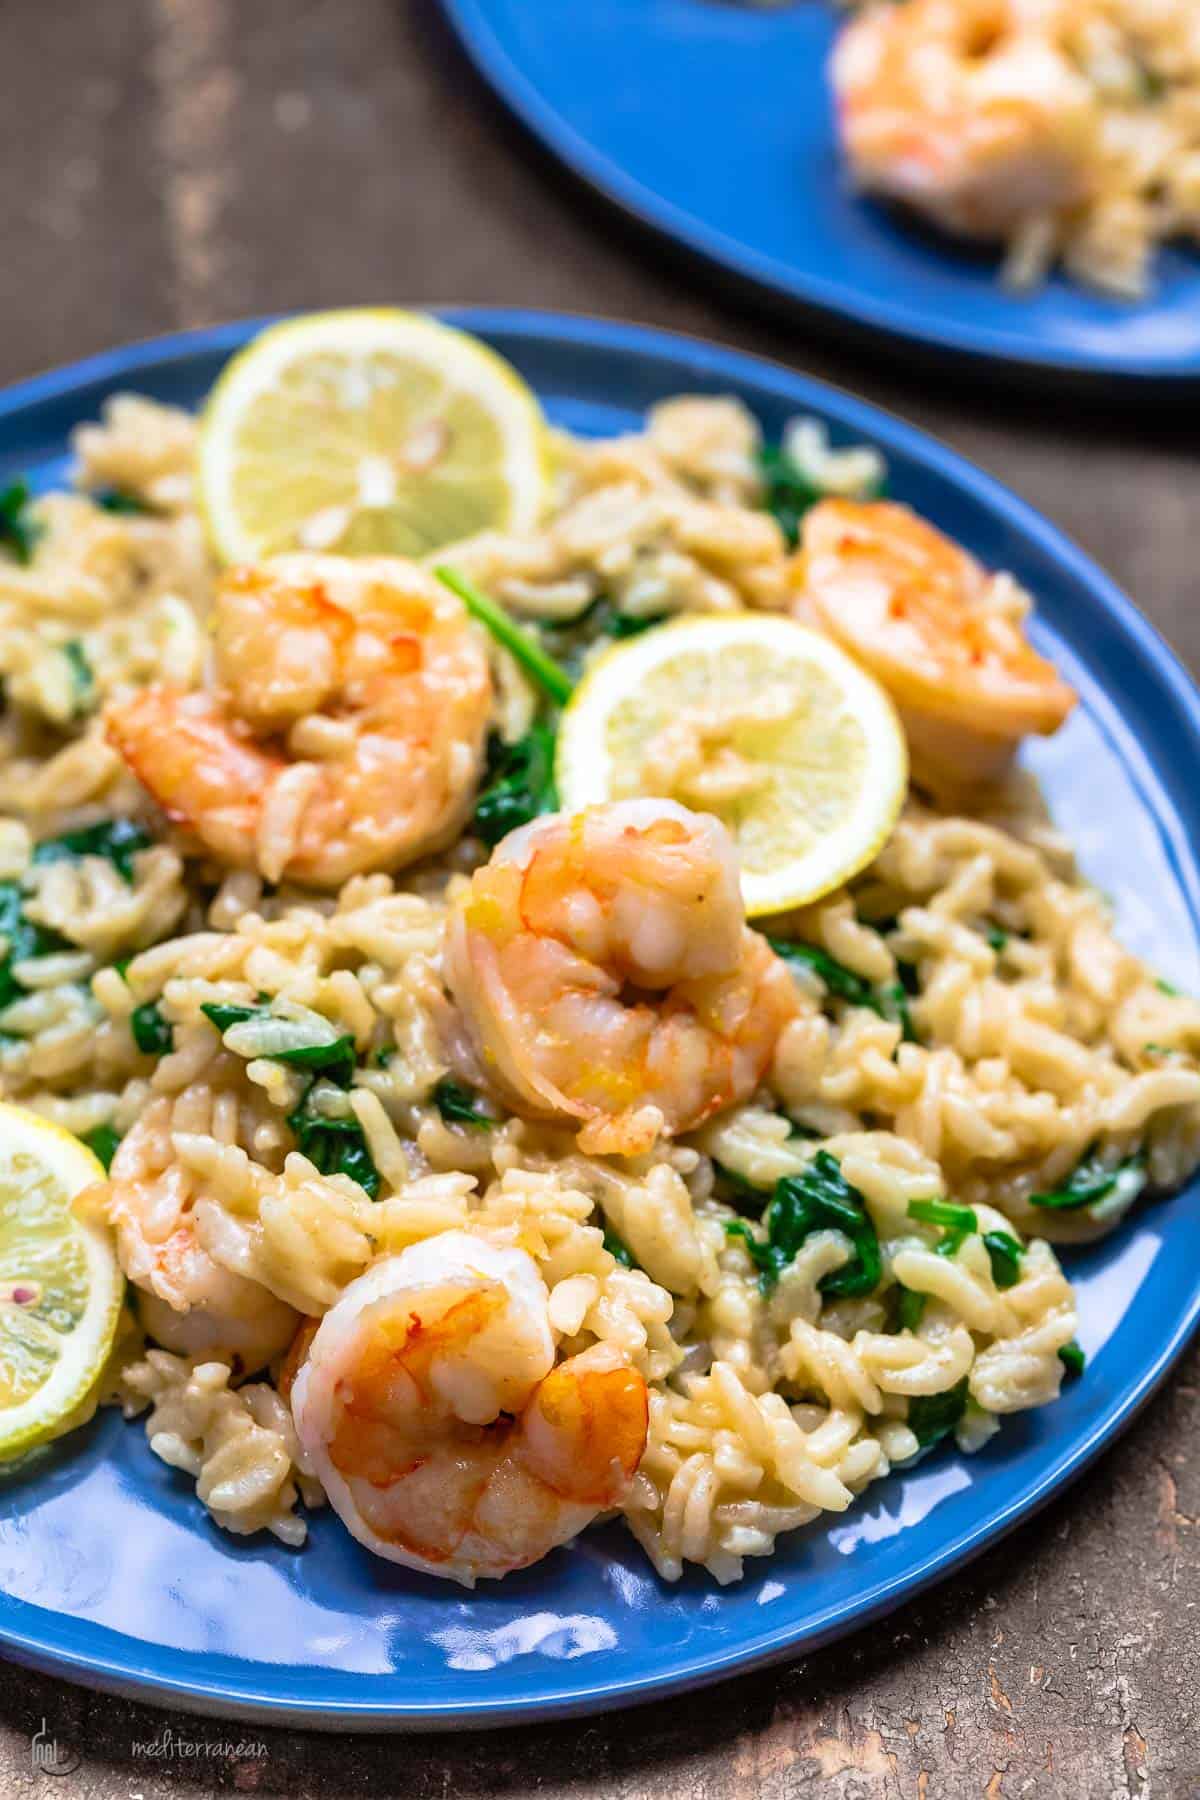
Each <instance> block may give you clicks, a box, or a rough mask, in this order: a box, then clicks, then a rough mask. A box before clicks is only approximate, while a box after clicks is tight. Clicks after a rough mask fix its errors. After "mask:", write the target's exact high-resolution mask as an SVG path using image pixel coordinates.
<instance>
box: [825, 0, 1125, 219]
mask: <svg viewBox="0 0 1200 1800" xmlns="http://www.w3.org/2000/svg"><path fill="white" fill-rule="evenodd" d="M1061 11H1062V7H1061V6H1060V5H1059V4H1058V3H1057V0H899V4H893V3H892V0H886V3H880V4H876V5H874V6H871V7H869V8H868V9H867V10H866V11H865V12H863V13H861V14H860V15H859V16H858V17H857V18H855V19H854V20H853V21H851V23H850V24H848V25H847V26H846V27H845V29H844V31H843V32H842V35H841V37H840V38H839V40H838V45H837V48H836V50H835V52H834V58H833V66H832V75H833V86H834V92H835V94H836V96H837V101H838V111H839V118H840V126H841V133H842V139H843V142H844V145H845V149H846V153H847V156H848V157H849V160H850V166H851V168H852V170H853V172H854V175H855V177H856V179H857V180H858V181H859V182H860V184H861V185H862V186H863V187H864V188H867V189H869V190H871V191H874V192H877V193H880V194H884V195H886V196H887V197H888V198H890V199H893V200H899V201H901V202H903V203H904V204H906V205H908V206H912V207H913V208H915V209H916V210H917V211H919V212H921V213H923V214H924V215H925V216H926V217H928V218H929V219H931V220H932V221H933V222H934V223H935V224H938V225H941V226H943V227H944V228H945V229H947V230H949V231H951V232H955V233H958V234H959V235H962V236H965V237H971V238H978V239H983V240H988V239H992V240H995V239H1005V238H1008V237H1010V236H1012V235H1013V233H1014V232H1016V231H1017V230H1018V229H1019V228H1020V227H1021V226H1022V225H1024V224H1025V223H1027V222H1028V221H1029V220H1031V219H1036V218H1039V217H1042V216H1045V215H1052V214H1056V213H1060V212H1062V211H1064V210H1066V209H1069V208H1070V207H1073V206H1076V205H1078V204H1080V203H1082V202H1083V201H1084V200H1086V198H1087V196H1088V175H1087V170H1088V167H1089V165H1090V163H1091V160H1092V152H1093V147H1094V146H1095V145H1096V143H1097V141H1098V134H1099V131H1100V112H1099V107H1098V102H1097V97H1096V92H1095V89H1094V87H1093V85H1092V84H1091V83H1090V82H1089V81H1088V80H1087V78H1086V76H1085V75H1084V74H1083V72H1082V71H1081V70H1080V68H1079V66H1078V65H1077V63H1076V62H1075V61H1074V60H1073V58H1072V57H1071V55H1070V53H1069V46H1068V45H1067V44H1066V43H1063V42H1060V41H1059V37H1060V34H1059V33H1058V31H1057V30H1056V23H1057V18H1058V14H1059V13H1060V12H1061Z"/></svg>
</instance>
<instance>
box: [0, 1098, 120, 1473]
mask: <svg viewBox="0 0 1200 1800" xmlns="http://www.w3.org/2000/svg"><path fill="white" fill-rule="evenodd" d="M103 1180H104V1169H103V1167H102V1165H101V1164H100V1163H99V1162H97V1160H96V1158H95V1157H94V1156H93V1155H92V1153H91V1151H90V1150H88V1149H85V1147H84V1146H83V1145H82V1144H81V1143H80V1142H79V1141H78V1139H77V1138H73V1137H71V1136H69V1135H68V1133H67V1132H65V1131H62V1130H60V1129H59V1127H58V1126H57V1125H52V1124H50V1122H49V1121H48V1120H47V1119H42V1118H39V1117H38V1115H37V1114H36V1113H31V1112H26V1111H25V1110H24V1109H23V1108H22V1107H18V1106H5V1105H0V1460H8V1459H9V1458H11V1457H13V1456H15V1455H17V1454H18V1453H19V1452H21V1451H24V1450H29V1449H32V1448H33V1447H34V1446H35V1445H36V1444H40V1443H44V1442H45V1441H46V1439H47V1438H51V1437H53V1436H54V1435H55V1433H56V1431H57V1430H59V1429H60V1428H61V1427H62V1426H63V1425H64V1424H65V1423H66V1422H68V1421H69V1418H70V1415H71V1414H72V1413H73V1412H74V1411H75V1410H76V1408H77V1407H79V1405H80V1404H81V1402H82V1401H84V1400H85V1399H86V1398H87V1396H88V1393H89V1390H90V1389H91V1388H92V1386H93V1385H94V1383H95V1381H96V1379H97V1377H98V1376H99V1374H100V1372H101V1370H102V1369H103V1367H104V1363H105V1359H106V1358H107V1356H108V1353H109V1350H110V1349H111V1348H112V1343H113V1339H114V1337H115V1336H116V1331H117V1321H118V1319H119V1317H120V1312H121V1300H122V1296H123V1294H124V1291H125V1281H124V1277H123V1276H122V1274H121V1271H120V1268H119V1266H118V1264H117V1259H116V1255H115V1253H114V1251H113V1246H112V1241H111V1238H110V1236H109V1233H108V1232H107V1231H106V1230H105V1229H104V1227H103V1226H101V1225H95V1224H91V1223H89V1222H87V1221H84V1220H82V1219H79V1218H76V1216H75V1214H74V1213H73V1212H72V1210H71V1201H72V1200H73V1199H74V1197H75V1195H76V1194H78V1193H80V1192H81V1190H82V1189H83V1188H85V1187H90V1186H91V1184H92V1182H94V1181H103Z"/></svg>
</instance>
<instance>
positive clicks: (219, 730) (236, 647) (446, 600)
mask: <svg viewBox="0 0 1200 1800" xmlns="http://www.w3.org/2000/svg"><path fill="white" fill-rule="evenodd" d="M214 649H215V657H216V670H217V677H218V681H217V686H216V688H215V689H214V690H213V691H212V692H211V693H197V694H188V695H181V694H178V693H175V692H173V691H172V690H171V689H169V688H162V687H160V688H153V689H151V690H150V691H149V692H146V693H143V694H139V695H136V696H134V697H133V698H132V699H129V700H126V701H121V702H118V703H116V704H115V705H113V706H112V707H110V709H109V711H108V714H107V716H106V726H107V730H108V735H109V739H110V741H111V742H112V743H113V744H114V745H115V746H116V748H117V749H118V750H119V751H120V753H121V755H122V756H123V757H124V759H125V761H126V762H127V763H128V764H129V767H130V768H131V769H132V770H133V772H134V774H135V775H136V776H137V777H138V779H139V781H141V783H142V785H143V786H144V787H145V788H146V789H147V790H148V791H149V793H150V794H151V795H152V796H153V797H154V799H155V800H156V801H157V802H158V803H159V805H160V806H161V807H162V808H163V810H164V811H165V812H166V814H167V816H168V817H169V818H170V819H171V820H172V821H173V822H174V823H175V824H177V825H178V826H180V827H181V828H183V829H184V830H186V831H187V832H189V833H190V834H191V835H192V836H194V837H195V838H196V839H198V840H199V842H200V843H201V844H203V845H204V847H205V848H206V849H207V850H209V851H210V852H211V853H212V854H213V855H214V856H216V857H217V858H218V859H219V860H220V861H222V862H224V863H227V864H230V865H231V866H233V867H257V868H258V869H259V870H260V871H261V873H262V874H263V875H264V876H266V878H267V879H268V880H270V881H279V880H281V879H283V878H284V877H288V878H290V879H292V880H294V881H299V882H304V883H307V884H309V885H312V886H316V887H337V886H339V885H340V884H341V883H342V882H344V881H346V880H348V879H349V877H350V876H351V875H355V874H359V873H361V872H363V871H365V870H368V869H388V870H391V869H396V868H399V867H401V866H403V865H404V864H406V863H409V862H412V861H414V860H415V859H416V858H417V857H418V856H422V855H424V854H426V853H427V852H429V851H432V850H435V849H438V848H440V847H441V846H442V845H443V844H445V843H448V842H449V841H450V839H452V838H453V837H454V836H455V834H456V833H457V832H458V831H459V830H460V829H461V828H462V826H463V824H464V823H465V821H466V817H467V814H468V812H469V811H470V807H471V804H472V800H473V798H474V790H475V781H476V777H477V775H478V773H479V768H480V763H481V759H482V754H483V738H484V731H485V727H486V722H487V712H488V698H489V693H490V684H489V677H488V670H487V660H486V656H485V653H484V651H483V649H482V647H481V646H480V644H479V642H478V641H477V638H476V635H475V628H474V627H473V626H472V625H471V624H470V622H469V620H468V618H467V615H466V612H465V611H464V609H463V607H462V606H461V605H460V603H459V602H458V601H457V600H456V599H455V598H454V597H453V596H452V595H450V594H448V593H446V592H445V590H444V589H442V588H441V587H439V585H438V584H437V583H436V582H435V581H433V580H431V579H430V577H428V576H427V575H426V574H425V573H424V572H423V571H422V570H421V569H419V568H417V567H416V566H415V565H414V564H410V563H405V562H402V561H400V560H399V559H395V558H384V557H363V558H361V559H359V560H358V561H352V560H350V559H346V558H339V557H332V556H301V555H297V556H281V557H277V558H275V559H274V560H273V561H271V562H268V563H264V564H263V565H262V566H261V567H257V568H247V569H235V570H233V571H232V572H231V573H230V574H229V575H227V576H226V577H225V579H224V581H223V582H222V584H221V587H220V589H219V590H218V594H217V601H216V609H215V616H214Z"/></svg>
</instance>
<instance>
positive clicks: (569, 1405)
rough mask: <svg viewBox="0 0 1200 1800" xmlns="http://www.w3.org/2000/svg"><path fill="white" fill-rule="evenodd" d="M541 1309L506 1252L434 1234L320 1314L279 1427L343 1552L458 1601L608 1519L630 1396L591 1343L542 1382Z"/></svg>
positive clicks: (520, 1263)
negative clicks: (288, 1424)
mask: <svg viewBox="0 0 1200 1800" xmlns="http://www.w3.org/2000/svg"><path fill="white" fill-rule="evenodd" d="M548 1305H549V1297H548V1295H547V1292H546V1287H545V1284H544V1282H543V1281H542V1278H541V1276H540V1274H539V1273H538V1270H537V1266H536V1264H535V1263H534V1262H533V1260H532V1258H531V1257H530V1256H528V1255H527V1254H526V1252H525V1251H524V1250H516V1249H510V1248H505V1247H502V1246H498V1245H495V1244H492V1243H490V1242H488V1241H487V1240H485V1239H483V1238H478V1237H474V1236H472V1235H471V1234H470V1233H469V1232H465V1231H447V1232H442V1233H441V1234H440V1235H439V1236H437V1237H434V1238H429V1239H426V1240H425V1242H424V1243H419V1244H413V1245H410V1246H409V1248H408V1249H407V1250H404V1251H402V1252H401V1253H400V1254H399V1255H398V1256H390V1257H386V1258H384V1259H383V1260H382V1261H380V1262H378V1263H376V1264H375V1265H374V1267H372V1268H371V1269H369V1270H368V1271H367V1273H366V1274H365V1275H362V1276H360V1277H359V1278H358V1280H357V1281H355V1282H352V1283H351V1285H350V1286H349V1287H348V1288H347V1289H346V1291H345V1293H344V1294H343V1295H342V1297H341V1299H340V1300H339V1301H338V1302H337V1304H336V1305H335V1306H334V1307H333V1309H332V1311H330V1312H328V1313H326V1315H325V1317H324V1319H323V1320H322V1321H321V1324H320V1326H319V1328H318V1330H317V1333H316V1336H315V1337H314V1338H313V1340H312V1344H311V1347H310V1348H309V1350H308V1354H307V1357H306V1358H305V1360H304V1362H303V1364H302V1365H301V1368H300V1371H299V1374H298V1375H297V1376H296V1379H295V1383H294V1386H293V1389H292V1412H293V1416H294V1418H295V1421H296V1429H297V1431H298V1433H299V1435H300V1440H301V1442H302V1443H303V1445H304V1447H305V1449H306V1450H307V1451H308V1454H309V1456H310V1457H311V1458H312V1461H313V1464H314V1465H315V1467H316V1469H317V1472H318V1474H319V1475H320V1477H321V1481H322V1483H323V1485H324V1487H325V1491H326V1493H327V1494H328V1496H329V1499H330V1502H331V1504H332V1505H333V1507H334V1508H335V1510H336V1511H337V1513H338V1514H339V1515H340V1517H341V1519H342V1521H343V1523H344V1524H345V1525H346V1527H347V1529H348V1530H349V1531H350V1532H351V1533H352V1534H353V1535H354V1536H355V1537H356V1538H357V1539H358V1541H359V1542H360V1543H361V1544H365V1545H366V1546H367V1548H368V1549H369V1550H373V1551H375V1553H376V1554H377V1555H378V1556H384V1557H387V1558H388V1560H389V1561H391V1562H397V1563H403V1564H404V1566H405V1567H406V1568H410V1569H419V1570H421V1571H423V1572H424V1573H425V1574H427V1575H442V1576H446V1577H447V1578H448V1579H450V1580H451V1581H460V1582H462V1584H463V1586H464V1587H473V1586H474V1585H475V1582H476V1581H477V1580H478V1579H480V1578H488V1579H493V1580H494V1579H498V1578H499V1577H500V1576H502V1575H507V1574H508V1573H509V1572H510V1570H513V1569H523V1568H526V1567H527V1566H528V1565H529V1564H530V1563H534V1562H537V1561H538V1560H539V1558H541V1557H543V1556H545V1555H546V1554H547V1552H548V1551H550V1550H553V1549H554V1548H555V1547H556V1546H557V1545H559V1544H565V1543H566V1542H567V1541H568V1540H569V1539H570V1538H573V1537H575V1536H576V1535H577V1534H578V1533H579V1532H580V1531H582V1530H583V1528H584V1527H585V1526H586V1525H589V1524H590V1523H591V1521H592V1520H593V1519H594V1518H595V1517H596V1516H597V1514H598V1513H602V1512H607V1511H609V1510H610V1509H611V1508H612V1507H614V1506H616V1505H617V1504H618V1503H619V1501H620V1499H621V1497H622V1494H623V1493H624V1491H625V1489H626V1487H627V1485H628V1483H629V1482H630V1481H631V1479H632V1477H633V1475H634V1473H635V1471H636V1469H637V1466H638V1463H639V1462H640V1461H641V1457H642V1452H643V1451H644V1449H645V1447H646V1431H647V1421H648V1396H647V1391H646V1383H645V1381H644V1380H643V1378H642V1376H641V1375H639V1374H638V1372H637V1371H636V1370H635V1369H632V1368H630V1367H628V1365H627V1364H626V1363H624V1362H623V1361H622V1359H621V1357H620V1355H619V1354H618V1353H617V1352H616V1351H615V1350H613V1349H611V1348H610V1347H609V1346H607V1345H602V1344H600V1345H594V1346H593V1347H592V1348H591V1349H589V1350H585V1351H583V1352H582V1353H581V1354H580V1355H577V1356H572V1357H570V1358H568V1359H567V1360H566V1361H565V1362H562V1363H560V1364H559V1365H558V1366H557V1367H555V1363H554V1355H555V1347H554V1337H553V1334H552V1332H551V1329H550V1323H549V1313H548Z"/></svg>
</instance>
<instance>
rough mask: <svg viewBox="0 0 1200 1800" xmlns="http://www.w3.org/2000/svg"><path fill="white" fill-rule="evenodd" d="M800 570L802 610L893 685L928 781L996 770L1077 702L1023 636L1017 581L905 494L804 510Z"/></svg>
mask: <svg viewBox="0 0 1200 1800" xmlns="http://www.w3.org/2000/svg"><path fill="white" fill-rule="evenodd" d="M796 576H797V591H798V596H799V597H798V601H797V605H796V612H797V616H798V617H801V618H803V619H806V620H807V621H809V622H811V623H813V624H815V625H816V626H817V627H818V628H819V629H820V630H822V631H825V632H826V633H828V635H829V636H830V637H832V638H834V639H835V640H836V641H837V642H838V643H840V644H841V645H842V647H843V649H845V650H847V651H849V653H850V655H851V656H853V657H854V658H855V659H856V660H857V661H858V662H859V663H861V664H862V666H863V667H864V668H865V669H867V670H868V671H869V672H870V673H871V674H872V675H874V676H875V677H876V679H877V680H878V681H879V682H880V683H881V684H882V686H883V687H885V688H886V689H887V690H888V693H889V694H890V695H891V697H892V699H893V700H894V701H895V703H896V707H897V710H898V711H899V713H900V716H901V718H902V720H903V722H904V726H905V730H906V732H907V734H908V740H909V748H910V750H911V752H912V762H913V773H914V776H915V777H916V779H917V781H918V782H923V783H924V784H925V785H926V786H930V787H933V788H934V789H935V790H939V789H945V790H949V791H951V792H953V791H955V790H957V789H961V788H964V787H969V786H970V785H972V784H973V783H976V782H984V781H992V780H995V779H997V778H998V777H999V776H1001V775H1002V774H1003V773H1004V771H1005V769H1006V767H1007V766H1008V764H1009V762H1010V761H1011V758H1012V756H1013V753H1014V751H1015V750H1016V748H1017V745H1018V744H1019V742H1020V740H1021V738H1022V737H1024V736H1025V735H1026V734H1027V733H1029V732H1037V733H1040V734H1041V735H1043V736H1048V735H1049V734H1050V733H1051V732H1054V731H1056V730H1057V729H1058V727H1059V726H1060V725H1061V724H1062V723H1063V721H1064V719H1065V718H1066V717H1067V715H1068V714H1069V713H1070V711H1071V709H1072V707H1073V706H1074V704H1075V694H1074V692H1073V690H1072V689H1071V688H1070V687H1068V685H1067V683H1066V682H1065V681H1063V680H1062V678H1061V677H1060V676H1059V674H1058V672H1057V670H1056V669H1055V668H1054V666H1053V664H1052V663H1049V662H1047V661H1046V659H1045V657H1042V656H1039V655H1038V653H1037V651H1036V650H1034V649H1033V648H1032V647H1031V645H1030V644H1029V643H1028V641H1027V640H1026V637H1025V635H1024V632H1023V630H1022V629H1021V622H1020V621H1021V617H1022V615H1023V612H1024V610H1025V607H1026V605H1027V602H1026V600H1025V598H1024V596H1023V595H1022V594H1021V592H1020V590H1019V589H1018V588H1017V587H1016V585H1015V583H1013V582H1011V581H1010V580H1009V579H1007V578H1006V577H1003V576H992V575H989V574H988V572H987V571H986V570H985V569H983V568H982V567H981V566H980V565H979V564H978V563H977V562H976V561H975V559H974V557H972V556H969V555H968V554H967V552H966V551H965V550H963V549H960V547H959V546H958V545H957V544H955V543H953V542H952V541H951V539H949V538H948V537H944V536H943V535H942V533H941V532H940V531H937V530H935V528H934V527H933V526H932V525H929V524H927V523H926V522H925V520H924V519H921V518H919V517H918V516H917V514H916V513H914V512H910V511H909V509H908V508H907V507H905V506H895V505H892V504H890V503H889V502H886V501H868V502H857V501H851V500H824V501H822V502H821V503H820V504H819V505H818V506H815V507H813V508H812V510H811V511H810V512H809V513H808V514H807V515H806V517H805V520H804V525H803V529H802V535H801V543H800V553H799V556H798V558H797V562H796Z"/></svg>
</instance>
